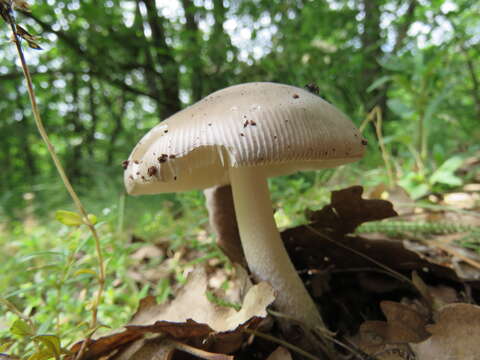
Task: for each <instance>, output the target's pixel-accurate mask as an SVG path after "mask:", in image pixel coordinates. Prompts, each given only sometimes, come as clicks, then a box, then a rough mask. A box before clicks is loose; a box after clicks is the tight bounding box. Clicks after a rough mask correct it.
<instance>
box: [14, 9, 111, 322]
mask: <svg viewBox="0 0 480 360" xmlns="http://www.w3.org/2000/svg"><path fill="white" fill-rule="evenodd" d="M11 14H12V13H11V11H9V12H7V22H8V25H9V26H10V30H11V32H12V40H13V42H14V43H15V47H16V49H17V54H18V56H19V59H20V63H21V66H22V70H23V74H24V77H25V80H26V83H27V88H28V96H29V98H30V103H31V105H32V112H33V116H34V119H35V125H36V126H37V129H38V132H39V133H40V136H41V137H42V139H43V141H44V142H45V145H46V146H47V149H48V152H49V154H50V156H51V158H52V160H53V162H54V164H55V167H56V169H57V171H58V173H59V175H60V178H61V179H62V181H63V184H64V185H65V188H66V189H67V191H68V193H69V195H70V197H71V198H72V200H73V202H74V203H75V207H76V208H77V211H78V212H79V213H80V214H81V216H82V219H83V222H84V223H85V224H86V225H87V227H88V228H89V229H90V232H91V233H92V236H93V239H94V240H95V248H96V252H97V258H98V267H99V269H98V274H97V278H98V283H99V289H98V291H97V295H96V299H95V300H94V302H93V306H92V320H91V324H90V327H91V328H96V327H97V322H98V319H97V313H98V305H99V304H100V302H101V299H102V296H103V290H104V286H105V265H104V260H103V254H102V248H101V246H100V237H99V236H98V233H97V230H96V229H95V226H94V225H93V224H92V222H91V221H90V220H89V218H88V216H87V212H86V210H85V208H84V207H83V205H82V202H81V201H80V198H79V197H78V195H77V193H76V192H75V190H74V189H73V186H72V184H71V182H70V180H69V179H68V177H67V175H66V173H65V170H64V168H63V166H62V164H61V162H60V159H59V158H58V156H57V153H56V151H55V148H54V147H53V145H52V143H51V141H50V139H49V137H48V134H47V131H46V130H45V127H44V125H43V121H42V118H41V116H40V111H39V109H38V105H37V101H36V96H35V90H34V88H33V82H32V77H31V75H30V70H29V68H28V65H27V62H26V60H25V55H24V53H23V49H22V45H21V43H20V39H19V37H18V35H17V31H16V23H15V20H14V18H13V16H12V15H11Z"/></svg>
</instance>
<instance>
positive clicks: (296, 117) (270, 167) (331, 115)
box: [124, 82, 366, 194]
mask: <svg viewBox="0 0 480 360" xmlns="http://www.w3.org/2000/svg"><path fill="white" fill-rule="evenodd" d="M365 144H366V142H365V140H363V139H362V137H361V135H360V133H359V131H358V130H357V129H356V127H355V126H354V125H353V124H352V122H351V121H350V120H349V119H348V118H347V117H346V116H345V115H344V114H343V113H341V112H340V111H339V110H337V109H336V108H335V107H334V106H332V105H331V104H329V103H328V102H326V101H324V100H323V99H321V98H320V97H319V96H317V95H315V94H312V93H310V92H308V91H306V90H304V89H301V88H297V87H294V86H289V85H282V84H276V83H266V82H257V83H246V84H241V85H235V86H231V87H228V88H226V89H223V90H220V91H217V92H215V93H213V94H211V95H209V96H207V97H206V98H204V99H203V100H201V101H199V102H197V103H196V104H194V105H192V106H190V107H188V108H186V109H184V110H182V111H180V112H178V113H176V114H175V115H173V116H171V117H170V118H168V119H166V120H165V121H163V122H161V123H160V124H159V125H157V126H156V127H154V128H153V129H152V130H150V131H149V132H148V133H147V134H146V135H145V136H144V137H143V138H142V140H140V142H139V143H138V144H137V146H136V147H135V148H134V149H133V151H132V153H131V155H130V157H129V159H128V162H127V163H126V164H127V166H126V171H125V175H124V180H125V186H126V189H127V192H128V193H129V194H154V193H166V192H177V191H185V190H192V189H205V188H208V187H211V186H214V185H223V184H227V183H229V177H228V168H229V167H245V166H262V167H263V169H264V171H265V174H266V176H267V177H272V176H277V175H284V174H290V173H293V172H296V171H300V170H314V169H320V168H327V167H335V166H338V165H341V164H345V163H349V162H353V161H356V160H358V159H360V158H361V157H362V155H363V152H364V147H365Z"/></svg>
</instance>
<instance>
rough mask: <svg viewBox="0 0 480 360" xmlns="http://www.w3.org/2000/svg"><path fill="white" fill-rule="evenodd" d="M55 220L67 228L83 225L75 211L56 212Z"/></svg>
mask: <svg viewBox="0 0 480 360" xmlns="http://www.w3.org/2000/svg"><path fill="white" fill-rule="evenodd" d="M55 219H57V220H58V221H60V222H61V223H62V224H63V225H67V226H79V225H82V224H83V221H82V217H81V216H80V214H78V213H76V212H73V211H67V210H57V211H56V212H55Z"/></svg>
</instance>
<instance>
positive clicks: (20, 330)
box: [10, 319, 35, 336]
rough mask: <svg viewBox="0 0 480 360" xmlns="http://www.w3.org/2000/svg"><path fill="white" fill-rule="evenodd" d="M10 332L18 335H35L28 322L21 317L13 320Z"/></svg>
mask: <svg viewBox="0 0 480 360" xmlns="http://www.w3.org/2000/svg"><path fill="white" fill-rule="evenodd" d="M10 332H11V333H12V334H15V335H19V336H33V335H35V330H34V329H32V327H31V326H30V324H29V323H27V322H26V321H25V320H22V319H17V320H15V321H14V322H13V324H12V326H11V327H10Z"/></svg>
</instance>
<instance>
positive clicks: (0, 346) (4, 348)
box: [0, 341, 13, 353]
mask: <svg viewBox="0 0 480 360" xmlns="http://www.w3.org/2000/svg"><path fill="white" fill-rule="evenodd" d="M12 345H13V341H6V342H4V343H3V344H0V353H4V352H6V351H7V350H8V349H9V348H10V346H12Z"/></svg>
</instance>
